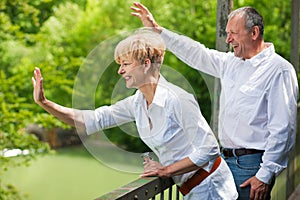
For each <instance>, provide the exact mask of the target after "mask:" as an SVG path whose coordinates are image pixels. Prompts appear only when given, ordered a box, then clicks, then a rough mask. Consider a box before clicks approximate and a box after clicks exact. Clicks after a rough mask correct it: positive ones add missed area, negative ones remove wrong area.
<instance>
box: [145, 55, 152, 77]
mask: <svg viewBox="0 0 300 200" xmlns="http://www.w3.org/2000/svg"><path fill="white" fill-rule="evenodd" d="M150 67H151V61H150V59H149V58H147V59H146V60H145V61H144V74H147V71H148V70H149V69H150Z"/></svg>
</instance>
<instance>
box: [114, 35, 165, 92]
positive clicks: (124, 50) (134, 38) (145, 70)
mask: <svg viewBox="0 0 300 200" xmlns="http://www.w3.org/2000/svg"><path fill="white" fill-rule="evenodd" d="M164 53H165V44H164V42H163V40H162V38H161V36H160V35H159V34H158V33H155V32H152V31H148V30H143V31H141V32H137V33H135V34H133V35H131V36H129V37H127V38H126V39H124V40H122V41H120V42H119V43H118V45H117V46H116V49H115V61H116V63H118V64H119V65H120V67H119V70H118V74H120V75H121V76H122V77H123V78H124V79H125V80H126V86H127V87H128V88H137V89H140V88H141V87H142V86H143V85H146V82H147V84H149V83H152V82H155V81H154V79H155V80H156V79H157V80H158V77H159V72H160V67H161V64H162V62H163V58H164ZM153 78H154V79H153Z"/></svg>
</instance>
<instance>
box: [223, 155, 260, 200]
mask: <svg viewBox="0 0 300 200" xmlns="http://www.w3.org/2000/svg"><path fill="white" fill-rule="evenodd" d="M222 156H223V158H224V160H225V161H226V163H227V165H228V167H229V168H230V170H231V172H232V175H233V178H234V182H235V185H236V189H237V191H238V193H239V198H238V200H249V199H250V186H247V187H244V188H241V187H240V185H241V184H242V183H244V182H245V181H246V180H248V179H249V178H251V177H253V176H255V174H256V173H257V171H258V170H259V167H260V163H261V162H262V153H256V154H248V155H243V156H239V157H237V156H233V157H225V156H224V155H222Z"/></svg>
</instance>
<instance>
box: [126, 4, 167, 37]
mask: <svg viewBox="0 0 300 200" xmlns="http://www.w3.org/2000/svg"><path fill="white" fill-rule="evenodd" d="M133 5H134V6H131V10H133V11H134V12H132V13H131V15H133V16H136V17H138V18H140V19H141V21H142V23H143V25H144V26H145V27H151V28H154V29H155V30H156V31H157V32H159V33H161V31H162V27H160V26H159V25H158V24H157V23H156V21H155V19H154V17H153V15H152V14H151V12H150V11H149V10H148V9H147V7H146V6H144V5H143V4H141V3H138V2H135V3H133Z"/></svg>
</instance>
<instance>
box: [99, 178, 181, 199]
mask: <svg viewBox="0 0 300 200" xmlns="http://www.w3.org/2000/svg"><path fill="white" fill-rule="evenodd" d="M156 197H158V199H160V200H164V199H169V200H172V199H176V200H179V199H180V194H179V191H178V189H177V187H176V185H175V184H174V182H173V180H172V179H171V178H168V179H162V178H158V177H147V178H140V179H137V180H135V181H133V182H131V183H129V184H127V185H125V186H123V187H121V188H118V189H116V190H114V191H112V192H110V193H107V194H105V195H103V196H101V197H99V198H97V199H96V200H108V199H109V200H112V199H118V200H125V199H130V200H146V199H156Z"/></svg>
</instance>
